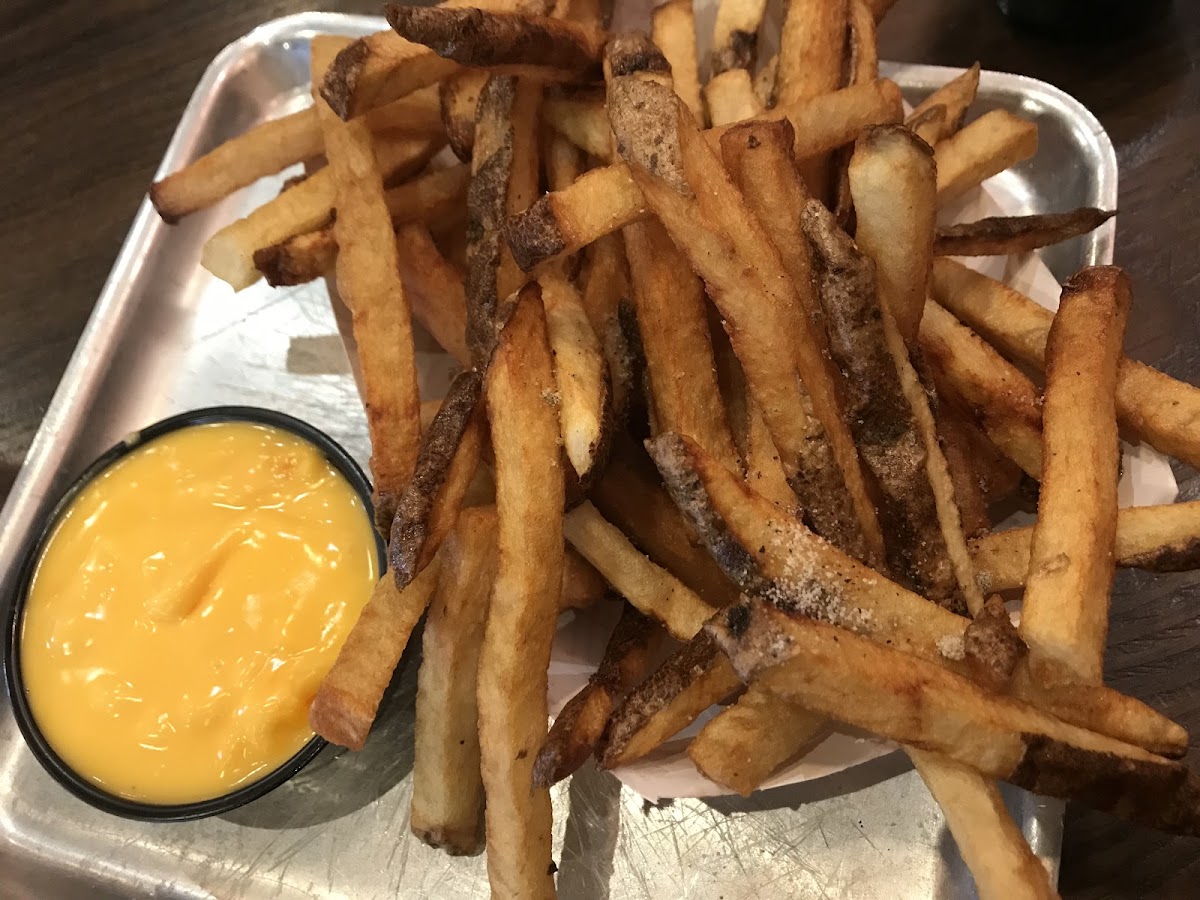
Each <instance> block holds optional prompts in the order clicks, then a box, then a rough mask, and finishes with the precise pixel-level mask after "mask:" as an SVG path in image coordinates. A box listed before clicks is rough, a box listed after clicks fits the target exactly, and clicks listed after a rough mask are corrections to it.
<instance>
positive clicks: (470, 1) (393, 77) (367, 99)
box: [321, 0, 551, 119]
mask: <svg viewBox="0 0 1200 900" xmlns="http://www.w3.org/2000/svg"><path fill="white" fill-rule="evenodd" d="M442 5H443V6H445V7H472V8H474V7H478V8H481V9H492V10H510V11H518V12H527V13H532V14H542V13H547V12H549V11H550V7H551V4H550V3H548V2H546V0H521V2H517V3H514V2H513V0H444V2H443V4H442ZM458 68H459V67H458V64H457V63H455V62H454V61H452V60H448V59H442V58H441V57H440V56H438V55H437V54H436V53H434V52H433V51H432V50H430V49H429V48H428V47H423V46H421V45H420V44H415V43H412V42H410V41H407V40H405V39H404V38H402V37H400V35H398V34H396V32H395V31H392V30H390V29H389V30H387V31H380V32H377V33H375V34H371V35H367V36H366V37H362V38H359V39H358V40H356V41H353V42H352V43H351V44H350V45H349V46H348V47H346V48H345V49H344V50H342V51H341V52H340V53H339V54H338V55H337V58H336V59H335V60H334V61H333V64H332V65H331V66H330V67H329V71H328V72H327V73H326V75H325V78H324V80H323V82H322V84H321V95H322V96H323V97H324V98H325V100H326V101H327V102H328V103H329V105H330V107H331V108H332V109H333V111H334V112H336V113H337V114H338V115H339V116H341V117H342V118H343V119H352V118H354V117H355V116H360V115H362V114H363V113H366V112H368V111H369V110H372V109H374V108H376V107H378V106H382V105H383V104H385V103H388V102H389V101H392V100H395V99H396V98H398V97H404V96H406V95H408V94H411V93H413V92H414V91H418V90H420V89H421V88H425V87H429V86H431V85H435V84H437V83H438V82H439V81H441V80H442V79H444V78H446V77H448V76H450V75H453V74H454V73H455V72H457V71H458Z"/></svg>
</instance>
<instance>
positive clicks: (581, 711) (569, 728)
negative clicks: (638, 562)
mask: <svg viewBox="0 0 1200 900" xmlns="http://www.w3.org/2000/svg"><path fill="white" fill-rule="evenodd" d="M662 635H663V632H662V629H661V628H660V627H659V626H658V624H657V623H655V622H654V620H653V619H650V618H648V617H646V616H644V615H643V614H642V613H640V612H638V611H637V609H636V608H634V607H633V606H630V605H629V604H628V603H626V604H625V609H624V612H622V614H621V618H620V619H619V620H618V621H617V625H616V627H615V628H614V629H613V633H612V636H611V637H610V638H609V640H608V646H607V647H605V649H604V656H603V657H602V658H601V660H600V665H599V667H598V668H597V669H596V671H595V672H594V673H592V676H591V677H590V678H589V679H588V682H587V684H586V685H584V687H583V688H582V689H581V690H580V691H579V693H577V694H576V695H575V696H574V697H572V698H571V699H570V700H568V701H567V705H566V706H564V707H563V708H562V710H561V711H560V712H559V714H558V715H557V716H555V717H554V725H553V726H552V727H551V728H550V733H549V734H547V735H546V742H545V743H544V744H542V749H541V750H539V751H538V755H537V760H536V761H535V762H534V764H533V784H534V786H535V787H550V785H552V784H555V783H556V782H559V781H562V780H563V779H564V778H566V777H567V776H568V775H571V774H572V773H574V772H575V770H576V769H578V768H579V767H580V766H582V765H583V764H584V763H585V762H586V761H587V759H588V757H589V756H591V755H592V753H593V751H594V750H595V749H596V747H597V745H599V743H600V738H601V737H602V736H603V734H604V729H605V727H607V725H608V719H609V716H610V715H612V711H613V707H614V706H616V704H617V702H618V701H619V700H620V699H621V697H622V696H624V694H625V692H626V691H628V690H629V689H630V688H631V687H633V686H634V685H635V684H637V683H638V682H639V681H641V679H642V676H643V675H645V673H646V669H647V668H648V667H649V665H650V659H651V657H652V656H653V655H654V652H655V650H656V649H657V648H658V645H659V643H660V642H661V640H662Z"/></svg>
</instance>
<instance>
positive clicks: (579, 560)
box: [560, 547, 613, 609]
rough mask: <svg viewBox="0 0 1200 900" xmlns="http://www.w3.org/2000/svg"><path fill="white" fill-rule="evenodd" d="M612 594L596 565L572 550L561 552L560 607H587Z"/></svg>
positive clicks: (568, 548) (567, 549)
mask: <svg viewBox="0 0 1200 900" xmlns="http://www.w3.org/2000/svg"><path fill="white" fill-rule="evenodd" d="M611 596H613V593H612V590H611V589H610V588H609V586H608V582H607V581H605V580H604V576H603V575H601V574H600V573H599V572H597V571H596V567H595V566H593V565H592V564H591V563H590V562H588V561H587V560H586V559H584V558H583V557H582V556H580V555H579V554H578V553H576V552H575V551H574V550H572V549H571V548H570V547H567V548H566V552H565V553H564V554H563V586H562V604H561V606H560V609H587V608H588V607H590V606H595V605H596V604H597V603H599V602H600V601H601V600H604V599H605V598H607V597H611Z"/></svg>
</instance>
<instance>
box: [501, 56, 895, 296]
mask: <svg viewBox="0 0 1200 900" xmlns="http://www.w3.org/2000/svg"><path fill="white" fill-rule="evenodd" d="M784 118H786V119H787V120H788V121H790V122H791V123H792V126H793V129H794V131H795V135H796V146H795V155H796V158H797V159H805V158H807V157H810V156H814V155H817V154H820V153H824V152H827V151H829V150H832V149H834V148H835V147H839V146H841V145H842V144H845V143H847V142H848V141H851V140H853V139H854V138H855V136H857V134H858V132H859V131H860V130H862V129H863V128H864V127H866V126H867V125H875V124H879V123H883V122H894V121H897V120H898V119H899V118H900V92H899V88H897V87H896V85H895V84H894V83H893V82H891V81H888V80H887V79H881V80H880V81H876V82H873V83H871V84H864V85H854V86H852V87H849V88H845V89H844V90H841V91H835V92H833V93H832V94H825V95H822V96H819V97H814V98H812V99H810V100H806V101H802V102H800V103H797V104H794V105H791V106H780V107H777V108H776V109H773V110H771V111H770V112H767V113H763V115H762V116H761V117H760V118H759V121H774V120H777V119H784ZM724 131H725V129H724V128H710V129H709V130H708V131H706V132H704V135H705V138H706V139H707V140H708V141H709V142H710V143H711V144H712V145H713V146H716V145H717V144H718V143H719V141H720V138H721V135H722V134H723V133H724ZM647 214H648V208H647V206H646V202H645V198H644V197H642V193H641V191H640V190H639V189H638V187H637V185H636V184H635V183H634V181H633V177H632V175H631V174H630V172H629V169H628V167H627V166H624V165H613V166H606V167H604V168H600V169H593V170H592V171H591V172H588V173H587V174H586V175H584V176H583V177H581V178H580V179H579V180H578V181H577V182H576V183H575V184H573V185H572V186H571V187H570V188H567V189H566V190H563V191H555V192H553V193H550V194H547V195H546V196H544V197H542V198H540V199H539V200H538V201H537V202H536V203H534V204H533V205H532V206H531V207H530V208H529V210H528V211H527V212H526V213H525V214H524V215H521V216H517V217H515V218H513V219H511V220H509V221H508V222H506V223H505V226H504V232H505V238H506V240H507V241H508V245H509V247H510V248H511V249H512V252H513V256H514V258H515V259H516V260H517V263H518V264H519V265H520V266H521V268H522V269H524V270H525V271H526V272H528V271H529V270H530V269H532V268H533V267H534V266H536V265H537V264H538V263H540V262H543V261H544V260H547V259H550V258H551V257H554V256H558V255H559V254H561V253H573V252H575V251H576V250H578V249H579V248H580V247H583V246H586V245H587V244H590V243H591V242H592V241H594V240H596V239H597V238H599V237H601V236H602V235H605V234H611V233H612V232H613V231H616V230H617V229H618V228H623V227H624V226H626V225H628V224H629V223H631V222H635V221H637V220H638V219H641V218H644V217H645V216H646V215H647Z"/></svg>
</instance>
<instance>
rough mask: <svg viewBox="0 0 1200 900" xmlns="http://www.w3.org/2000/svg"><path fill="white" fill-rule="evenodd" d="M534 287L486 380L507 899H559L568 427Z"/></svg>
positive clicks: (485, 665)
mask: <svg viewBox="0 0 1200 900" xmlns="http://www.w3.org/2000/svg"><path fill="white" fill-rule="evenodd" d="M538 293H539V292H538V288H537V286H536V285H528V286H527V287H525V288H523V289H522V291H521V293H520V294H519V296H518V299H517V301H516V306H515V308H514V310H513V312H512V315H511V316H510V318H509V320H508V323H507V324H506V325H505V327H504V329H503V331H502V332H501V334H500V338H499V341H498V343H497V346H496V350H495V353H494V355H493V356H492V360H491V364H490V366H489V367H488V371H487V378H486V398H487V409H488V421H489V423H490V425H491V432H492V449H493V452H494V454H495V458H496V510H497V533H498V544H499V558H498V564H497V573H496V582H495V586H494V588H493V590H492V602H491V606H490V610H489V613H488V621H487V630H486V633H485V636H484V642H483V649H482V651H481V653H480V657H479V746H480V756H481V763H482V771H483V784H484V788H485V792H486V796H487V811H486V821H487V843H488V880H489V881H490V883H491V888H492V893H493V895H495V896H501V897H531V898H532V897H545V898H550V897H553V896H554V884H553V877H552V875H551V872H552V871H553V867H552V866H551V812H550V795H549V793H548V792H547V791H545V790H544V789H539V788H532V779H533V762H534V759H535V757H536V755H537V751H538V749H539V748H540V747H541V746H542V744H543V742H544V740H545V737H546V718H547V715H548V711H547V708H546V684H547V675H546V670H547V667H548V666H549V663H550V643H551V640H552V639H553V636H554V623H555V620H556V618H557V616H558V607H559V601H560V597H561V594H562V570H563V539H562V509H563V502H564V499H565V490H564V487H563V473H562V468H561V465H560V463H559V451H558V440H559V434H558V421H557V417H556V415H555V411H554V409H553V407H552V406H550V405H549V404H548V403H547V402H546V400H545V397H546V396H547V394H548V393H550V392H552V391H553V390H554V372H553V366H552V363H551V359H550V347H549V342H548V339H547V337H546V324H545V319H544V317H543V315H542V309H541V303H540V302H539V297H538Z"/></svg>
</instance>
